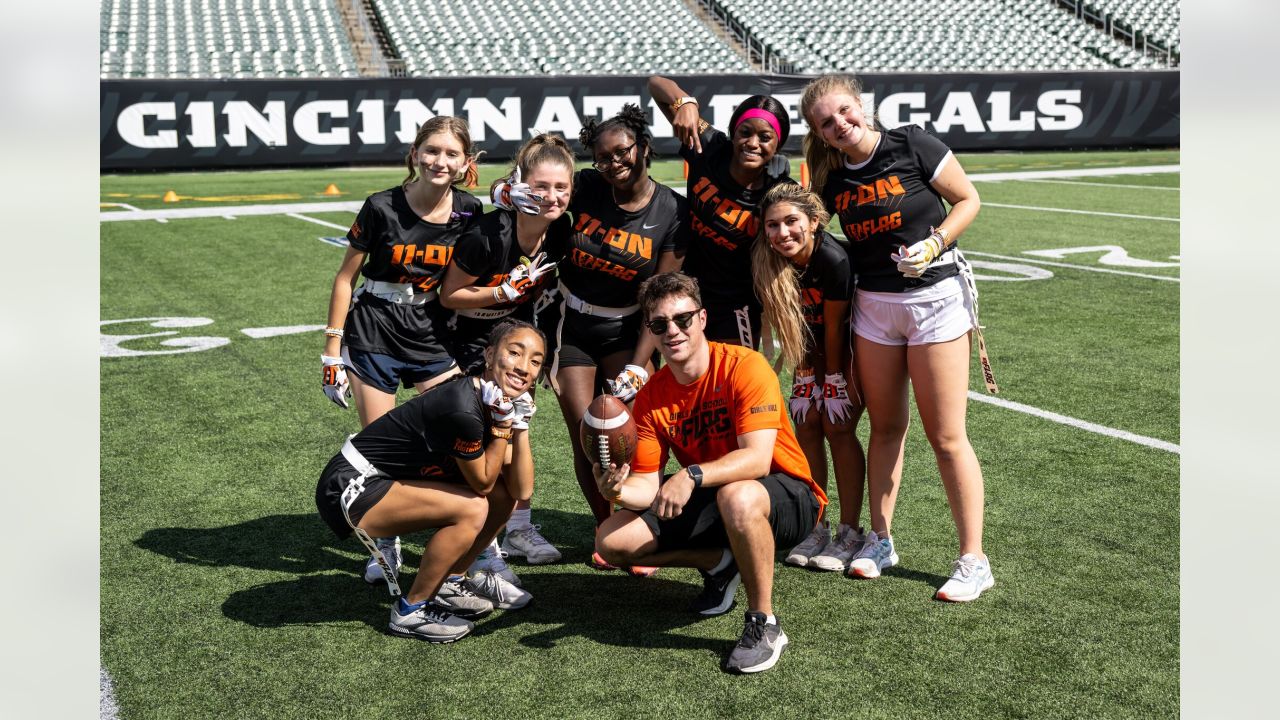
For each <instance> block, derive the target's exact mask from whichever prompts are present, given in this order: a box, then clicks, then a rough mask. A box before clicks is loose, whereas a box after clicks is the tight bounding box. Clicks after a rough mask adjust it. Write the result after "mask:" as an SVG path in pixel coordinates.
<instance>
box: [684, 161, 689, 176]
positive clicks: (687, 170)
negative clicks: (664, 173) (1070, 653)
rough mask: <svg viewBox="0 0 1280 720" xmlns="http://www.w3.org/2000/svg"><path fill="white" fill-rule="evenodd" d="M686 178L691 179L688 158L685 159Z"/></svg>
mask: <svg viewBox="0 0 1280 720" xmlns="http://www.w3.org/2000/svg"><path fill="white" fill-rule="evenodd" d="M684 179H685V180H688V179H689V161H688V160H685V161H684Z"/></svg>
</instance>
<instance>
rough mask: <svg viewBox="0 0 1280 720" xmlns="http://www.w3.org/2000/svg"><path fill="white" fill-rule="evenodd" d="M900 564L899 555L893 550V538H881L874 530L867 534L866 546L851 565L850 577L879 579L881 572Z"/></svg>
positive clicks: (854, 557)
mask: <svg viewBox="0 0 1280 720" xmlns="http://www.w3.org/2000/svg"><path fill="white" fill-rule="evenodd" d="M897 564H898V553H897V552H895V551H894V549H893V538H892V537H887V538H881V537H880V536H879V535H876V531H875V530H872V531H871V532H869V533H867V534H866V544H864V545H863V546H862V549H861V550H859V551H858V553H857V554H856V555H854V556H853V561H852V562H850V563H849V573H848V575H849V577H860V578H868V579H870V578H878V577H880V571H881V570H883V569H885V568H887V567H893V566H894V565H897Z"/></svg>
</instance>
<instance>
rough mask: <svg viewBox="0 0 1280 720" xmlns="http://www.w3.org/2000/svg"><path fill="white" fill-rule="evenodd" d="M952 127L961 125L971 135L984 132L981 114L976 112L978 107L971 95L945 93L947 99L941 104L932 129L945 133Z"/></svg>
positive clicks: (965, 93)
mask: <svg viewBox="0 0 1280 720" xmlns="http://www.w3.org/2000/svg"><path fill="white" fill-rule="evenodd" d="M953 125H963V126H964V131H965V132H971V133H980V132H982V131H984V130H986V126H985V125H983V124H982V113H979V112H978V105H977V103H975V102H974V101H973V95H972V94H971V93H967V92H953V93H947V99H946V101H945V102H943V103H942V109H941V110H939V111H938V117H937V119H936V120H934V121H933V129H934V130H937V131H938V132H947V131H949V130H951V127H952V126H953Z"/></svg>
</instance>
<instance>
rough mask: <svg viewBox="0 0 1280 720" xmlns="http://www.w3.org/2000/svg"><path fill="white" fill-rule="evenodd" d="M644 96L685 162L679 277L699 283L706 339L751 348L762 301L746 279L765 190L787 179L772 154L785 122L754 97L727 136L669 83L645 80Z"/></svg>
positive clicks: (778, 106) (782, 163)
mask: <svg viewBox="0 0 1280 720" xmlns="http://www.w3.org/2000/svg"><path fill="white" fill-rule="evenodd" d="M649 94H650V95H651V96H652V97H653V99H654V101H655V102H656V103H658V107H659V108H661V109H662V113H663V114H664V115H666V117H667V119H668V120H669V121H671V127H672V129H673V130H674V132H675V135H676V137H677V138H679V140H680V155H681V156H682V157H684V159H685V161H687V162H688V163H689V180H688V186H687V188H688V190H687V195H686V197H687V198H688V201H689V215H690V232H689V248H688V252H687V254H686V255H685V259H684V268H683V269H684V272H685V273H687V274H689V275H691V276H692V277H694V278H697V280H698V285H699V287H700V288H701V289H702V299H703V302H704V304H705V306H706V309H707V329H706V333H707V338H708V339H710V340H716V341H720V342H729V343H735V344H738V345H746V346H748V347H756V346H757V345H758V344H759V338H760V311H761V308H760V301H759V300H758V299H757V298H756V296H755V292H754V290H753V288H752V284H751V283H752V280H751V247H752V245H753V244H754V243H755V239H756V235H757V230H758V228H759V214H758V212H757V208H758V204H759V202H760V199H761V198H762V197H764V194H765V192H766V191H768V189H769V188H771V187H773V186H774V185H776V184H777V183H780V182H791V178H789V177H788V176H787V163H786V158H785V157H783V156H781V155H778V154H777V152H778V148H780V147H782V145H783V143H785V142H786V141H787V135H788V133H790V131H791V121H790V119H789V118H788V116H787V115H788V114H787V110H786V108H785V107H784V106H783V105H782V103H780V102H778V101H777V100H775V99H774V98H772V97H769V96H767V95H753V96H751V97H749V98H747V99H746V100H744V101H742V104H740V105H738V108H737V109H736V110H734V111H733V115H732V116H731V117H730V118H729V135H725V134H724V133H722V132H720V131H719V130H716V129H715V128H713V127H711V125H710V124H709V123H708V122H707V121H705V120H703V119H702V118H701V117H699V116H698V101H697V100H696V99H695V98H693V97H689V96H688V93H686V92H685V91H684V90H682V89H680V87H679V86H678V85H676V84H675V83H674V82H673V81H671V80H669V79H667V78H664V77H660V76H657V75H655V76H653V77H651V78H649Z"/></svg>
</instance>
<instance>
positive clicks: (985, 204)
mask: <svg viewBox="0 0 1280 720" xmlns="http://www.w3.org/2000/svg"><path fill="white" fill-rule="evenodd" d="M982 207H984V208H986V207H997V208H1012V209H1014V210H1035V211H1036V212H1057V213H1069V214H1071V215H1101V216H1103V217H1118V218H1129V219H1131V220H1162V221H1164V222H1176V223H1180V222H1182V220H1180V219H1179V218H1171V217H1159V216H1157V215H1129V214H1127V213H1113V212H1102V211H1100V210H1068V209H1067V208H1052V207H1039V206H1036V205H1006V204H1004V203H993V202H987V201H985V200H984V201H983V202H982Z"/></svg>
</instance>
